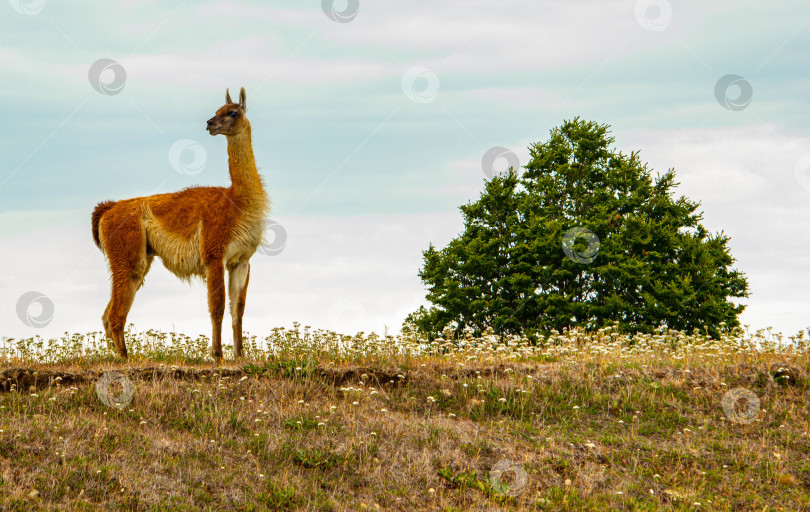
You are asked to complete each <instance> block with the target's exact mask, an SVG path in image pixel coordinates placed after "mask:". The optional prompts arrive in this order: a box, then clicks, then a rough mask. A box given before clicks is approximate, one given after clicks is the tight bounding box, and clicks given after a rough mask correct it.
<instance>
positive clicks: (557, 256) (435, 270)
mask: <svg viewBox="0 0 810 512" xmlns="http://www.w3.org/2000/svg"><path fill="white" fill-rule="evenodd" d="M613 142H614V139H613V137H611V136H610V135H609V127H608V126H607V125H600V124H597V123H594V122H586V121H582V120H580V119H578V118H577V119H574V120H572V121H566V122H565V123H564V124H563V125H562V126H561V127H559V128H555V129H553V130H552V131H551V135H550V138H549V140H548V141H546V142H542V143H536V144H533V145H531V146H530V148H529V149H530V151H531V161H530V162H529V163H528V165H527V166H526V167H525V170H524V171H523V172H522V173H518V171H517V170H515V169H510V170H509V171H508V172H506V173H503V174H502V175H496V176H495V177H493V178H492V179H491V180H488V181H487V182H486V184H485V189H484V191H483V192H482V194H481V196H480V198H479V199H478V200H477V201H475V202H470V203H468V204H466V205H463V206H461V208H460V209H461V212H462V214H463V217H464V225H465V229H464V232H463V233H461V234H460V235H459V236H458V237H457V238H455V239H454V240H452V241H451V242H450V243H449V244H448V245H447V247H444V248H442V249H437V248H435V247H434V246H433V245H432V244H431V245H430V247H429V248H428V249H427V250H426V251H425V252H424V253H423V257H424V264H423V267H422V269H421V271H420V273H419V275H420V277H421V278H422V280H423V282H424V283H425V285H426V286H427V288H428V294H427V298H428V300H429V301H430V302H431V303H432V304H433V306H432V307H430V308H424V307H422V308H420V309H419V310H418V311H416V312H415V313H413V314H412V315H411V316H410V317H409V318H408V321H407V322H406V323H410V324H414V325H415V326H416V327H417V328H418V329H419V330H420V331H423V332H426V333H431V334H437V333H438V332H440V331H442V330H443V329H445V328H446V326H448V325H451V326H452V328H453V329H455V330H456V331H457V332H461V331H462V330H472V331H473V332H475V333H480V332H482V331H485V330H487V329H488V328H491V329H492V330H494V331H495V332H496V333H499V334H516V333H520V334H526V335H529V336H530V337H534V336H535V335H537V334H539V333H548V332H550V331H551V330H557V331H562V329H563V328H565V327H568V326H579V327H583V328H585V329H588V330H594V329H598V328H601V327H604V326H606V325H612V324H614V323H616V322H618V324H619V328H620V329H621V330H623V331H625V332H629V331H640V332H651V331H652V329H654V328H655V327H657V326H659V325H664V324H665V325H667V326H668V327H669V328H673V329H679V330H686V331H691V330H692V329H694V328H698V329H700V330H701V331H703V330H704V329H705V330H708V332H709V333H710V334H712V335H713V336H716V335H717V334H718V332H719V329H722V328H723V327H724V326H725V327H726V328H730V327H734V326H737V325H739V322H738V320H737V316H738V315H739V313H741V312H742V310H743V308H744V306H743V305H739V304H734V303H732V302H731V301H730V300H729V299H730V298H740V297H747V296H748V284H747V281H746V278H745V276H744V275H743V274H742V273H741V272H739V271H737V270H735V269H733V268H731V265H732V263H733V261H734V260H733V258H732V257H731V255H730V252H729V248H728V247H727V243H728V241H729V238H728V237H727V236H725V235H723V233H722V232H720V233H717V234H710V233H709V232H708V231H707V230H706V229H705V228H704V227H703V226H702V225H701V224H700V221H701V220H702V215H701V213H700V212H698V211H697V208H698V206H699V203H697V202H693V201H690V200H689V199H687V198H685V197H679V198H677V199H675V198H673V196H672V192H673V188H674V187H675V186H677V183H676V182H675V181H674V180H675V174H674V171H673V170H669V171H667V172H664V173H662V174H660V175H658V176H656V177H655V178H653V177H652V176H651V174H650V171H649V170H648V169H647V166H646V164H642V163H641V161H640V159H639V156H638V153H637V152H633V153H631V154H629V155H627V154H623V153H621V152H619V151H617V150H615V149H612V148H611V144H612V143H613Z"/></svg>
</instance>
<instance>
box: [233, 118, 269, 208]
mask: <svg viewBox="0 0 810 512" xmlns="http://www.w3.org/2000/svg"><path fill="white" fill-rule="evenodd" d="M228 169H229V171H230V173H231V183H232V185H231V190H233V195H234V199H235V200H237V201H239V202H241V203H243V204H248V203H257V202H263V201H264V189H263V188H262V180H261V178H260V177H259V171H258V170H257V169H256V161H255V160H254V159H253V145H252V143H251V139H250V126H248V127H247V129H246V130H244V131H243V132H242V133H240V134H238V135H231V136H229V137H228Z"/></svg>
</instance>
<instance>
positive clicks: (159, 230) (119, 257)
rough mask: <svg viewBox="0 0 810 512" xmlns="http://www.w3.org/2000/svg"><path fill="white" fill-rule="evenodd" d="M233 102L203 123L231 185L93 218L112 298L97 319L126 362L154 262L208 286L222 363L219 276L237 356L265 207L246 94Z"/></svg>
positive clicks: (99, 211) (114, 206)
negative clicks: (220, 150) (135, 307)
mask: <svg viewBox="0 0 810 512" xmlns="http://www.w3.org/2000/svg"><path fill="white" fill-rule="evenodd" d="M239 99H240V101H239V103H238V104H237V103H233V101H231V98H230V94H228V93H227V92H226V104H225V105H224V106H223V107H221V108H220V109H219V110H217V112H216V115H215V116H214V117H212V118H211V119H209V120H208V127H207V129H208V131H209V133H210V134H211V135H217V134H223V135H225V136H226V137H227V139H228V167H229V170H230V175H231V186H230V187H228V188H224V187H192V188H187V189H185V190H181V191H180V192H174V193H170V194H157V195H153V196H148V197H136V198H134V199H125V200H122V201H117V202H113V201H105V202H103V203H99V204H98V206H96V208H95V210H94V211H93V218H92V225H93V238H94V240H95V242H96V245H98V246H99V247H100V248H101V250H102V251H103V252H104V254H106V256H107V260H108V263H109V267H110V273H111V275H112V295H111V298H110V302H109V303H108V304H107V308H106V309H105V311H104V315H103V316H102V321H103V323H104V330H105V333H106V335H107V337H108V338H109V339H112V340H113V342H114V343H115V347H116V350H117V351H118V354H119V355H120V356H121V357H123V358H126V357H127V349H126V344H125V342H124V327H125V325H126V318H127V315H128V313H129V309H130V307H131V306H132V301H133V299H134V298H135V293H136V291H137V290H138V288H140V287H141V286H142V285H143V280H144V278H145V277H146V274H147V272H149V267H150V266H151V264H152V260H153V258H154V257H155V256H157V257H158V258H160V259H161V261H162V262H163V264H164V266H165V267H166V268H167V269H169V270H170V271H171V272H172V273H174V274H175V275H177V276H178V277H180V278H181V279H190V278H192V277H194V276H199V277H202V278H203V279H205V281H206V283H207V286H208V306H209V312H210V314H211V323H212V327H213V336H212V343H213V347H212V354H213V356H214V358H216V359H218V360H221V359H222V338H221V336H222V317H223V314H224V311H225V269H226V268H227V269H228V274H229V285H228V295H229V296H230V300H231V317H232V321H233V336H234V355H235V356H236V357H240V356H241V355H242V315H243V314H244V310H245V300H246V297H247V284H248V280H249V275H250V264H249V260H250V257H251V256H253V253H254V252H256V248H257V247H258V246H259V244H261V242H262V233H263V230H264V229H263V227H264V219H265V218H266V217H267V215H268V213H269V208H270V203H269V198H268V197H267V194H266V193H265V191H264V187H263V186H262V180H261V177H260V176H259V173H258V170H257V169H256V163H255V161H254V159H253V147H252V143H251V131H250V123H249V122H248V120H247V118H246V117H245V111H246V110H247V109H246V107H245V89H244V88H242V90H241V93H240V98H239Z"/></svg>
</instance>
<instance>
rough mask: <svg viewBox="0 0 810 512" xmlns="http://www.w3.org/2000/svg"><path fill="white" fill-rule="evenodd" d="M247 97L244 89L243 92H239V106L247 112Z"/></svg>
mask: <svg viewBox="0 0 810 512" xmlns="http://www.w3.org/2000/svg"><path fill="white" fill-rule="evenodd" d="M246 99H247V95H246V94H245V88H244V87H242V90H241V91H239V106H240V107H242V110H243V111H245V112H247V103H246Z"/></svg>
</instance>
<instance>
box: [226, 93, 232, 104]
mask: <svg viewBox="0 0 810 512" xmlns="http://www.w3.org/2000/svg"><path fill="white" fill-rule="evenodd" d="M225 103H226V104H231V103H233V100H232V99H231V93H230V92H228V89H225Z"/></svg>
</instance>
